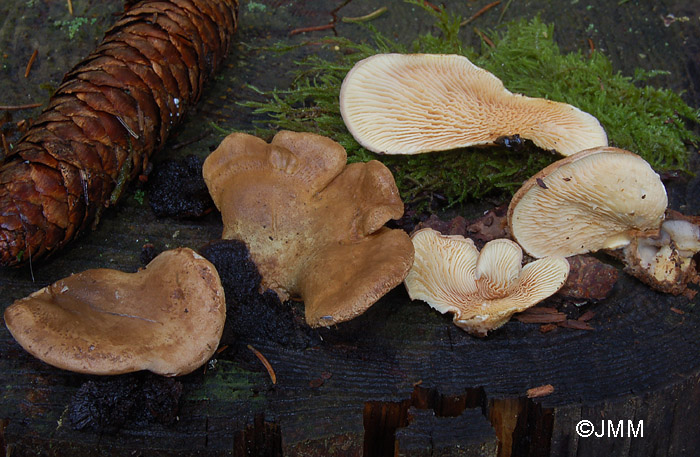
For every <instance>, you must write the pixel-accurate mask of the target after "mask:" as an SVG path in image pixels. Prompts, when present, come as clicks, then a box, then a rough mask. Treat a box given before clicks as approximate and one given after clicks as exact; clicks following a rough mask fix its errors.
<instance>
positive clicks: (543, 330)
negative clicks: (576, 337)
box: [540, 324, 557, 333]
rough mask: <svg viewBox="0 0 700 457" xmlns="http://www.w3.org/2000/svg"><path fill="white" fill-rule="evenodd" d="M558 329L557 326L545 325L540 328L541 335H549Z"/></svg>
mask: <svg viewBox="0 0 700 457" xmlns="http://www.w3.org/2000/svg"><path fill="white" fill-rule="evenodd" d="M556 328H557V324H544V325H541V326H540V332H541V333H549V332H551V331H552V330H555V329H556Z"/></svg>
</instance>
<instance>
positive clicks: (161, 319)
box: [5, 248, 226, 376]
mask: <svg viewBox="0 0 700 457" xmlns="http://www.w3.org/2000/svg"><path fill="white" fill-rule="evenodd" d="M225 319H226V303H225V299H224V291H223V288H222V286H221V282H220V281H219V275H218V274H217V272H216V269H215V268H214V266H213V265H212V264H211V263H209V261H208V260H206V259H205V258H204V257H202V256H200V255H199V254H197V253H195V252H194V251H192V250H191V249H187V248H181V249H176V250H172V251H166V252H164V253H162V254H160V255H159V256H157V257H156V258H155V259H153V261H151V263H149V264H148V265H147V266H146V268H145V269H143V270H141V271H138V272H136V273H124V272H121V271H117V270H109V269H95V270H87V271H84V272H82V273H77V274H74V275H72V276H69V277H67V278H65V279H62V280H60V281H57V282H56V283H54V284H51V285H50V286H47V287H44V288H43V289H41V290H39V291H37V292H34V293H33V294H31V295H29V296H28V297H25V298H22V299H20V300H17V301H15V302H14V303H13V304H12V305H10V306H9V307H8V308H7V309H6V310H5V323H6V325H7V328H8V329H9V330H10V333H11V334H12V336H13V337H14V338H15V339H16V340H17V342H18V343H19V344H20V345H21V346H22V347H23V348H24V349H26V350H27V352H29V353H30V354H32V355H33V356H35V357H37V358H39V359H41V360H43V361H44V362H46V363H48V364H50V365H53V366H55V367H58V368H62V369H65V370H70V371H76V372H79V373H88V374H100V375H109V374H120V373H127V372H132V371H138V370H149V371H152V372H154V373H157V374H161V375H164V376H178V375H183V374H187V373H190V372H192V371H193V370H195V369H196V368H198V367H199V366H201V365H203V364H204V363H205V362H206V361H207V360H208V359H209V358H210V357H211V355H212V354H213V353H214V351H215V350H216V347H217V346H218V344H219V339H220V338H221V333H222V331H223V328H224V321H225Z"/></svg>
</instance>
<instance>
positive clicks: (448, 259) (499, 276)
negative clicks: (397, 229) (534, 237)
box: [404, 229, 569, 336]
mask: <svg viewBox="0 0 700 457" xmlns="http://www.w3.org/2000/svg"><path fill="white" fill-rule="evenodd" d="M412 241H413V246H414V248H415V259H414V262H413V267H412V268H411V271H410V272H409V273H408V276H407V277H406V279H405V281H404V283H405V285H406V289H407V290H408V295H409V296H410V297H411V299H413V300H416V299H418V300H423V301H425V302H427V303H428V304H429V305H430V306H431V307H433V308H435V309H436V310H438V311H440V312H441V313H446V312H450V313H453V314H454V319H453V321H454V323H455V324H456V325H457V326H459V327H460V328H462V329H463V330H465V331H467V332H469V333H471V334H474V335H476V336H485V335H486V333H487V332H488V331H490V330H493V329H496V328H498V327H500V326H501V325H503V324H505V323H506V322H507V321H508V319H510V317H511V316H512V315H513V314H514V313H516V312H520V311H523V310H525V309H527V308H529V307H531V306H533V305H535V304H537V303H539V302H540V301H542V300H544V299H545V298H547V297H549V296H550V295H552V294H554V293H555V292H556V291H557V290H559V289H560V288H561V287H562V285H563V284H564V282H565V281H566V277H567V275H568V274H569V263H568V262H567V261H566V259H564V258H563V257H547V258H544V259H539V260H536V261H534V262H531V263H529V264H527V265H525V266H524V267H521V262H522V250H521V249H520V247H519V246H518V245H517V244H516V243H514V242H512V241H510V240H507V239H496V240H493V241H489V242H488V243H486V244H485V245H484V248H483V249H482V250H481V252H479V251H478V250H477V248H476V246H474V242H473V241H472V240H471V239H469V238H464V237H462V236H460V235H442V234H441V233H440V232H437V231H435V230H433V229H421V230H418V231H417V232H415V233H414V234H413V236H412Z"/></svg>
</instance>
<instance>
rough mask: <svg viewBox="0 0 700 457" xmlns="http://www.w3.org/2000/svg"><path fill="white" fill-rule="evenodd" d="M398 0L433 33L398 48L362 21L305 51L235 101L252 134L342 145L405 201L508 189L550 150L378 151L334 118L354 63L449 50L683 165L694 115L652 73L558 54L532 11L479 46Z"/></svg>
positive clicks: (649, 155)
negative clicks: (279, 85)
mask: <svg viewBox="0 0 700 457" xmlns="http://www.w3.org/2000/svg"><path fill="white" fill-rule="evenodd" d="M407 2H408V3H410V4H412V5H415V6H417V7H419V8H422V9H423V10H424V11H425V12H426V14H429V15H432V16H433V17H434V18H435V20H436V25H437V30H438V33H435V34H433V33H427V34H424V35H419V36H417V37H416V38H415V39H414V40H413V42H412V43H411V44H410V45H408V46H405V45H401V44H399V43H396V42H395V41H393V40H391V39H389V38H387V37H386V36H384V35H382V34H381V33H379V32H378V31H377V30H376V29H375V28H373V27H372V26H371V25H364V26H363V27H365V28H366V30H367V31H368V33H369V36H370V37H371V40H370V41H371V42H370V43H356V42H352V41H349V40H347V39H344V38H334V39H331V40H329V44H328V46H329V47H337V48H339V49H341V50H342V51H343V52H342V53H336V54H337V58H336V59H334V60H328V59H325V58H321V57H319V56H311V57H309V58H307V59H305V60H303V61H301V62H298V67H297V69H296V70H295V73H294V81H293V84H292V85H291V87H290V88H289V89H286V90H275V91H271V92H261V91H258V94H260V95H262V96H263V97H264V98H265V101H263V102H259V101H251V102H247V103H245V104H244V105H245V106H248V107H250V108H253V109H254V112H255V114H258V115H264V118H265V119H264V120H263V121H261V123H260V128H259V129H257V131H256V134H258V135H261V136H264V137H270V136H272V134H273V133H274V132H276V131H278V130H280V129H290V130H296V131H311V132H315V133H319V134H322V135H326V136H329V137H331V138H333V139H335V140H336V141H338V142H339V143H341V144H342V145H343V146H344V147H345V148H346V150H347V151H348V158H349V161H351V162H353V161H367V160H371V159H378V160H381V161H382V162H384V163H385V164H386V165H387V166H388V167H389V168H390V169H391V170H392V171H393V172H394V176H395V178H396V182H397V185H398V186H399V189H400V191H401V194H402V197H403V198H404V200H405V201H408V202H415V201H421V200H423V201H425V200H432V199H434V198H435V197H438V198H443V199H444V200H445V201H446V202H447V203H449V204H454V203H457V202H462V201H465V200H468V199H478V198H481V197H483V196H484V195H487V194H492V195H493V194H495V195H497V196H508V195H510V194H511V193H512V192H513V191H515V190H516V189H517V188H518V187H519V186H520V184H521V183H522V181H523V180H525V179H527V178H528V177H530V176H531V175H532V174H534V173H535V172H537V171H538V170H540V169H541V168H543V167H544V166H546V165H547V164H548V163H551V162H552V161H554V160H556V159H557V158H558V157H555V156H554V155H552V154H551V153H548V152H546V151H542V150H539V149H537V148H535V147H530V148H527V149H526V150H525V151H521V152H515V151H511V150H507V149H505V148H500V147H493V148H469V149H466V150H464V149H462V150H455V151H449V152H444V153H430V154H420V155H416V156H398V157H397V156H379V155H376V154H373V153H371V152H369V151H367V150H365V149H364V148H362V147H361V146H359V144H358V143H357V142H356V141H355V140H354V139H353V138H352V136H351V135H350V133H349V132H348V131H347V129H346V128H345V125H344V124H343V121H342V118H341V116H340V110H339V107H338V94H339V91H340V85H341V83H342V80H343V78H344V76H345V74H346V73H347V72H348V71H349V70H350V68H352V66H353V65H354V64H355V63H356V62H357V61H359V60H361V59H363V58H365V57H368V56H370V55H373V54H376V53H382V52H403V53H407V52H425V53H454V54H462V55H465V56H466V57H468V58H469V59H470V60H472V61H473V62H474V63H475V64H477V65H479V66H481V67H483V68H485V69H487V70H489V71H491V72H492V73H494V74H495V75H496V76H498V77H499V78H500V79H501V80H502V81H503V82H504V84H505V86H506V87H507V88H508V89H509V90H511V91H512V92H518V93H522V94H525V95H528V96H531V97H543V98H548V99H552V100H557V101H562V102H566V103H569V104H572V105H574V106H577V107H579V108H580V109H582V110H584V111H586V112H589V113H591V114H592V115H593V116H595V117H597V118H598V120H599V121H600V122H601V124H603V126H604V127H605V130H606V131H607V133H608V136H609V139H610V143H611V145H614V146H618V147H620V148H623V149H628V150H631V151H634V152H636V153H638V154H640V155H641V156H642V157H644V158H645V159H646V160H647V161H649V162H650V163H651V164H652V166H653V167H655V168H656V169H657V170H664V169H684V168H686V167H687V164H688V157H689V151H688V144H689V143H695V142H697V141H698V139H699V137H698V136H697V135H696V134H695V133H693V132H692V130H690V129H689V128H688V124H697V123H700V112H699V111H698V110H696V109H693V108H691V107H689V106H688V105H686V104H685V103H684V102H683V100H682V99H681V98H680V97H679V96H678V95H677V94H675V93H673V92H671V91H669V90H664V89H658V88H654V87H651V86H647V85H644V84H643V83H645V82H646V81H647V80H648V79H650V78H652V77H653V76H654V75H656V74H657V73H656V72H644V71H641V70H638V71H637V72H636V74H635V77H634V78H630V77H626V76H623V75H622V74H620V73H619V72H615V71H614V70H613V68H612V65H611V63H610V60H609V59H608V58H607V57H606V56H605V55H604V54H602V53H600V52H597V51H596V52H594V53H593V54H592V56H590V57H588V56H583V55H582V54H581V53H580V52H577V53H569V54H563V53H562V52H561V51H560V49H559V47H558V46H557V44H556V43H555V42H554V40H553V34H554V27H553V26H552V25H547V24H544V23H542V22H541V21H540V20H539V19H537V18H535V19H533V20H529V21H528V20H519V21H515V22H511V23H509V24H505V25H504V26H503V27H501V28H499V29H498V30H496V31H492V32H490V33H489V38H490V39H491V40H492V41H493V43H494V47H489V46H483V48H484V49H483V51H481V52H477V51H476V50H475V49H473V48H471V47H469V46H466V45H465V44H464V43H463V42H462V40H461V39H460V37H459V29H460V22H461V19H462V18H461V17H459V16H457V15H451V14H449V13H448V12H446V11H445V10H442V11H441V12H435V11H433V10H432V9H431V8H429V7H426V6H424V5H423V3H422V2H421V1H419V0H407ZM276 51H278V52H286V51H288V48H281V47H280V48H279V49H277V50H276ZM514 133H515V132H514Z"/></svg>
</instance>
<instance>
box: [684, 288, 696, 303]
mask: <svg viewBox="0 0 700 457" xmlns="http://www.w3.org/2000/svg"><path fill="white" fill-rule="evenodd" d="M697 294H698V291H697V290H693V289H689V288H686V289H685V290H684V291H683V292H682V295H683V296H684V297H685V298H687V299H688V300H691V301H692V300H694V299H695V296H696V295H697Z"/></svg>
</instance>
